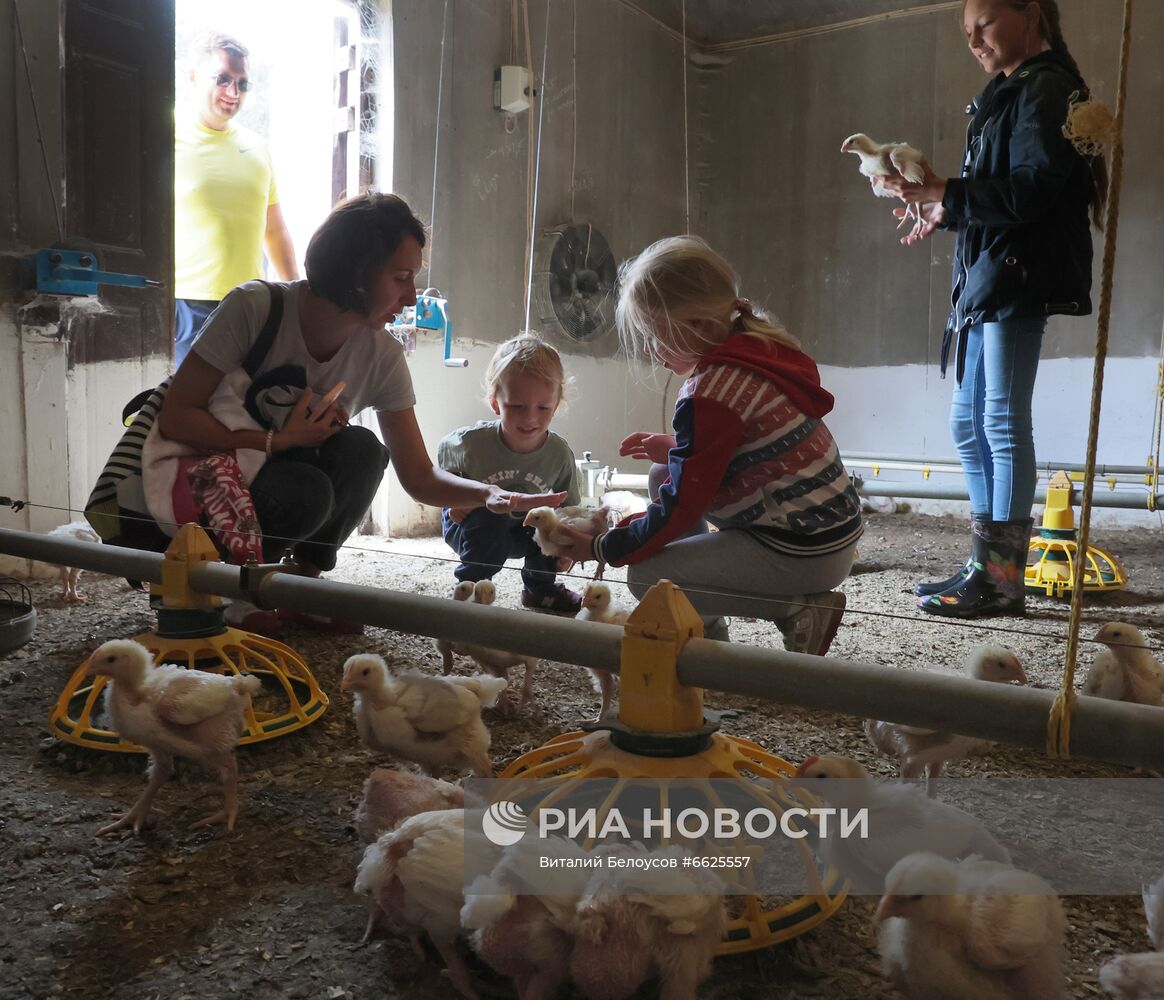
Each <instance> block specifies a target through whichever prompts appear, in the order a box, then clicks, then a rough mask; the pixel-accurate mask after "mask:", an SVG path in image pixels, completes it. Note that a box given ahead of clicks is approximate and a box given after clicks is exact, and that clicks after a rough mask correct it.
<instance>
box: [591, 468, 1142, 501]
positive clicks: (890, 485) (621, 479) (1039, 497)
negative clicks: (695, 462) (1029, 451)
mask: <svg viewBox="0 0 1164 1000" xmlns="http://www.w3.org/2000/svg"><path fill="white" fill-rule="evenodd" d="M854 478H855V485H856V487H857V492H858V493H861V494H863V495H864V496H867V497H908V498H910V499H916V500H969V499H970V495H969V494H968V493H967V492H966V489H965V487H963V486H956V485H945V486H943V485H940V484H938V483H929V482H921V483H902V482H896V483H894V482H889V481H887V480H883V479H879V478H878V479H869V478H865V477H863V476H857V477H854ZM605 488H606V489H608V490H646V488H647V477H646V476H643V475H638V474H636V473H632V472H615V473H613V474H611V475H609V476H607V477H606V478H605ZM1151 500H1152V497H1151V494H1150V493H1147V492H1143V493H1140V492H1133V491H1131V490H1108V491H1106V492H1105V491H1103V490H1095V491H1094V492H1093V493H1092V498H1091V503H1092V506H1094V507H1119V508H1123V509H1125V510H1156V509H1164V493H1159V494H1157V495H1156V502H1155V506H1153V505H1152V503H1151ZM1046 502H1047V491H1046V490H1045V489H1044V490H1038V491H1037V492H1036V493H1035V503H1046Z"/></svg>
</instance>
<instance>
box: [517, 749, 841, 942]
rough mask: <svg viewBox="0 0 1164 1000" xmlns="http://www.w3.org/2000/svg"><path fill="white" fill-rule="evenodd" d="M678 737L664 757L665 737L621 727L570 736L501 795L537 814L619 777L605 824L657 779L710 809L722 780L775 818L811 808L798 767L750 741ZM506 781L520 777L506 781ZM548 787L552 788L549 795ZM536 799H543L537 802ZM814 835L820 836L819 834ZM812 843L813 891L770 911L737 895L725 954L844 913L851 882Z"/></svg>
mask: <svg viewBox="0 0 1164 1000" xmlns="http://www.w3.org/2000/svg"><path fill="white" fill-rule="evenodd" d="M628 736H629V737H631V740H630V742H633V741H634V738H635V737H638V738H639V739H643V738H644V737H646V739H645V741H644V743H643V744H642V745H641V749H643V750H647V751H648V752H649V753H650V755H649V756H648V755H645V754H641V753H634V752H631V751H630V750H628V749H624V748H620V747H619V746H618V745H616V741H617V742H621V743H623V744H624V746H625V745H627V743H628V739H627V737H628ZM677 736H678V741H679V742H678V743H677V744H676V746H677V749H678V750H679V752H680V753H681V755H680V756H665V755H660V754H661V753H664V752H665V751H664V750H663V745H664V741H665V738H663V739H660V738H659V737H658V736H654V737H653V738H652V737H647V736H646V734H632V733H630V732H629V731H628V730H626V729H625V728H621V727H620V728H616V729H613V730H611V731H609V732H608V731H603V730H598V729H596V730H595V731H592V732H573V733H566V734H565V735H563V736H558V737H556V738H555V739H552V740H550V741H549V742H548V743H546V744H545V745H544V746H542V747H539V748H538V749H536V750H531V751H530V752H528V753H525V754H523V755H522V756H521V757H519V758H518V759H517V760H515V761H514V762H513V763H512V764H510V765H509V766H508V767H507V768H506V769H505V770H504V771H503V772H502V773H501V774H500V775H498V779H499V780H498V784H497V786H496V788H495V792H494V794H495V796H496V797H497V798H499V799H506V800H508V801H510V802H515V803H517V804H518V805H521V806H522V809H523V811H524V812H525V814H526V815H527V816H531V817H532V816H533V815H534V814H536V812H537V810H538V809H539V808H548V807H549V806H550V805H551V804H552V801H558V800H560V799H561V798H563V797H565V796H566V795H570V796H571V801H574V800H575V799H576V798H577V797H578V795H579V793H583V794H584V789H585V785H584V783H585V782H587V781H588V780H592V779H607V780H606V781H603V782H602V783H601V784H602V787H603V789H604V790H605V789H606V788H607V787H608V785H609V784H610V779H614V781H613V790H612V791H611V792H610V793H609V794H606V795H605V798H604V800H603V801H602V803H601V805H600V806H599V807H598V809H599V811H598V822H599V823H601V822H602V820H603V818H604V817H605V815H606V813H607V812H609V811H610V810H611V809H613V808H615V807H616V806H617V804H618V800H619V796H620V795H621V794H623V793H627V792H629V790H630V789H631V788H633V787H635V783H636V782H639V781H650V782H651V787H652V788H658V790H659V795H660V798H664V797H666V796H668V795H670V794H672V792H673V791H678V790H680V789H681V790H682V793H683V795H684V798H685V801H686V802H687V803H688V804H690V803H691V801H693V797H694V798H698V797H700V795H701V790H702V799H703V801H704V802H706V803H707V805H708V806H709V807H714V806H716V805H717V804H718V803H719V796H718V795H717V793H716V791H715V790H714V788H713V786H712V783H713V782H715V781H717V780H718V781H723V780H734V781H740V782H748V783H749V787H748V789H747V793H748V796H749V797H750V798H751V799H753V800H754V801H755V802H756V803H757V804H758V805H761V806H765V807H767V808H768V809H771V810H772V811H773V812H774V813H776V814H780V813H783V812H784V811H785V809H787V808H788V807H789V806H800V805H802V804H803V803H804V801H805V798H806V796H805V792H804V791H803V790H802V789H797V790H796V797H795V798H794V797H792V796H789V795H785V793H784V792H782V791H781V785H782V783H783V782H786V781H789V780H790V779H791V778H792V777H793V775H794V774H795V772H796V768H795V767H794V766H793V765H792V764H790V763H788V762H787V761H785V760H782V759H781V758H780V757H777V756H775V755H774V754H770V753H768V752H767V751H766V750H765V749H764V748H763V747H761V746H759V745H758V744H756V743H753V742H752V741H751V740H746V739H742V738H740V737H735V736H727V735H725V734H723V733H716V732H709V733H706V734H704V737H705V738H704V740H703V742H704V744H705V746H704V747H703V749H700V750H698V751H696V752H693V753H692V752H689V751H690V750H691V744H692V741H693V740H694V739H697V737H696V736H695V735H694V734H677ZM505 779H515V780H513V781H512V782H511V783H508V784H505V783H503V782H504V781H505ZM530 779H540V780H537V781H534V780H530ZM523 781H528V785H529V788H530V789H531V791H530V792H528V793H527V792H525V791H524V789H523V785H522V783H523ZM547 782H548V783H549V785H550V787H551V788H552V790H550V791H548V793H547ZM534 795H540V796H542V798H541V799H540V800H538V801H536V802H534V801H532V797H533V796H534ZM805 825H807V826H810V827H811V826H812V825H813V823H812V819H811V817H808V818H807V819H806V821H805ZM810 832H811V833H813V834H815V833H816V831H815V829H814V830H812V831H810ZM807 839H809V838H806V839H804V840H796V841H795V843H796V846H797V848H798V850H799V851H800V855H801V860H802V863H803V865H804V869H805V874H806V876H807V879H808V884H809V886H810V887H811V891H810V892H809V893H808V894H806V895H803V896H799V897H795V898H792V899H790V900H789V901H788V902H785V903H781V904H779V905H775V906H767V907H765V905H764V900H763V898H762V897H761V896H758V895H755V894H752V895H741V896H736V897H731V898H734V899H736V900H738V901H739V903H740V904H742V912H740V913H738V914H737V915H735V916H734V918H732V919H729V921H728V924H727V927H726V929H725V931H724V938H723V941H722V943H721V944H720V947H719V954H721V955H731V954H737V953H740V952H745V951H754V950H756V949H759V948H767V947H769V946H771V945H774V944H780V943H781V942H784V941H788V940H791V939H792V938H794V937H798V936H799V935H801V934H804V933H805V932H806V931H809V930H812V929H813V928H814V927H816V926H818V925H819V924H821V923H823V922H824V921H826V920H828V919H829V917H831V916H833V914H835V913H836V912H837V910H838V909H840V907H841V904H842V903H843V902H844V900H845V895H846V890H847V884H846V882H845V879H844V877H843V876H842V875H841V874H840V873H839V872H837V871H836V869H834V868H831V867H825V868H823V869H822V868H821V867H820V866H819V865H818V862H817V860H816V858H815V857H814V855H813V853H812V852H811V850H810V849H809V848H808V846H807V843H806V841H807Z"/></svg>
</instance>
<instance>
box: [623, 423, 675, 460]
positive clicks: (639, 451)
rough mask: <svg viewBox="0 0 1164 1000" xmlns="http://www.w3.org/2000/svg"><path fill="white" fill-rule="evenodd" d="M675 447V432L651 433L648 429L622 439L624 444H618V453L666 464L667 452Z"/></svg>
mask: <svg viewBox="0 0 1164 1000" xmlns="http://www.w3.org/2000/svg"><path fill="white" fill-rule="evenodd" d="M674 447H675V435H674V434H651V433H650V432H648V431H635V432H634V433H633V434H631V435H629V436H628V437H625V438H623V439H622V444H620V445H619V446H618V453H619V455H621V456H623V457H624V458H645V459H649V460H650V461H652V462H654V463H655V464H656V465H666V464H667V453H668V452H669V451H670V450H671V449H672V448H674Z"/></svg>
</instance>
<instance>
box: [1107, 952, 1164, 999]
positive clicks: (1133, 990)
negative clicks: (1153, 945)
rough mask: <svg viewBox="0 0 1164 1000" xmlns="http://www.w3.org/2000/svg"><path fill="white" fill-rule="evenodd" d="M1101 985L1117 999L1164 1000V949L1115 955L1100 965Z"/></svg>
mask: <svg viewBox="0 0 1164 1000" xmlns="http://www.w3.org/2000/svg"><path fill="white" fill-rule="evenodd" d="M1099 985H1100V986H1102V987H1103V988H1104V989H1105V990H1106V991H1107V992H1108V993H1109V994H1111V995H1112V996H1113V997H1115V998H1116V1000H1164V952H1160V951H1145V952H1141V953H1140V954H1138V955H1120V956H1119V957H1118V958H1113V959H1112V960H1111V961H1110V962H1107V963H1106V964H1105V965H1103V966H1101V967H1100V970H1099Z"/></svg>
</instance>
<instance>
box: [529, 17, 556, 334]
mask: <svg viewBox="0 0 1164 1000" xmlns="http://www.w3.org/2000/svg"><path fill="white" fill-rule="evenodd" d="M550 7H551V4H548V3H547V4H546V32H545V40H544V41H543V42H542V75H541V79H539V80H538V81H537V88H536V93H537V101H538V148H537V154H536V155H535V157H534V183H533V210H532V212H531V215H530V221H529V271H528V272H527V277H526V285H525V327H524V328H523V329H524V331H525V332H526V333H528V332H529V315H530V309H531V307H532V306H533V268H534V233H535V232H536V231H537V225H538V185H539V184H540V183H541V173H542V123H543V121H544V120H545V111H546V62H547V60H548V59H549V54H550Z"/></svg>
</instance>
